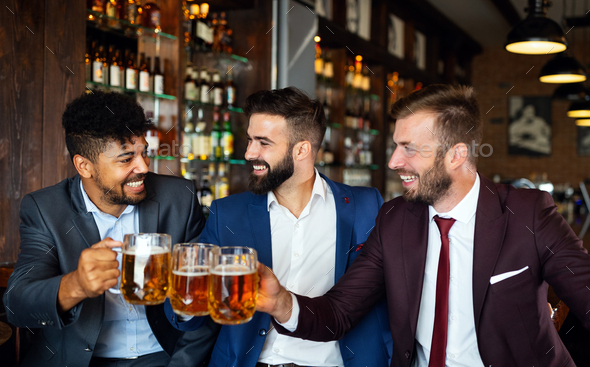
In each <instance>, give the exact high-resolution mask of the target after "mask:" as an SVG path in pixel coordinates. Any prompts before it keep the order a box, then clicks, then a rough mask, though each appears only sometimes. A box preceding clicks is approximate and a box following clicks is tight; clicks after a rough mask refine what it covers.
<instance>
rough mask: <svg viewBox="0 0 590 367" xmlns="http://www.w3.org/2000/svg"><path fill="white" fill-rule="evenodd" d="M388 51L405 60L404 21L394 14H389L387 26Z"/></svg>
mask: <svg viewBox="0 0 590 367" xmlns="http://www.w3.org/2000/svg"><path fill="white" fill-rule="evenodd" d="M387 51H389V53H390V54H392V55H394V56H397V57H399V58H400V59H403V58H404V21H403V20H402V19H401V18H399V17H397V16H395V15H393V14H389V19H388V25H387Z"/></svg>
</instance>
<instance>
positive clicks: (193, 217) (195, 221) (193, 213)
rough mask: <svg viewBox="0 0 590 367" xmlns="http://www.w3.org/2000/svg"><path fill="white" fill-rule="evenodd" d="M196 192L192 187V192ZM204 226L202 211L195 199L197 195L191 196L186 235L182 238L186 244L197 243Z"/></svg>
mask: <svg viewBox="0 0 590 367" xmlns="http://www.w3.org/2000/svg"><path fill="white" fill-rule="evenodd" d="M196 191H197V190H196V188H195V187H194V185H193V190H192V192H193V193H195V192H196ZM204 226H205V216H204V215H203V209H202V208H201V204H200V203H199V200H198V198H197V195H195V194H193V195H191V207H190V213H189V216H188V221H187V225H186V233H185V235H184V238H185V240H186V242H197V240H198V238H199V235H200V234H201V231H202V230H203V227H204Z"/></svg>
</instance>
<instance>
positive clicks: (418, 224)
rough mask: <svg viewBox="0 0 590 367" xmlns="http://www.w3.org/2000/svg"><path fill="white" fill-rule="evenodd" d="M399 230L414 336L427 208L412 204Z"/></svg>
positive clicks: (426, 227)
mask: <svg viewBox="0 0 590 367" xmlns="http://www.w3.org/2000/svg"><path fill="white" fill-rule="evenodd" d="M392 228H393V226H392ZM401 228H402V241H401V242H402V257H403V259H404V272H405V278H406V290H407V294H408V303H409V304H408V310H409V319H410V326H411V328H412V334H413V335H416V325H417V324H418V313H419V312H420V300H421V298H422V285H423V282H424V269H425V267H426V251H427V249H428V206H426V205H418V204H414V205H413V207H411V208H408V209H407V210H406V212H405V214H404V221H403V224H402V226H401ZM394 236H395V235H394ZM394 236H393V237H394Z"/></svg>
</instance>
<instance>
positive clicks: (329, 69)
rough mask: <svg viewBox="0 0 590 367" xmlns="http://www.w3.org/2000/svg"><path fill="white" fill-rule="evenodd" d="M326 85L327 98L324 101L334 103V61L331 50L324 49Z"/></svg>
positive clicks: (328, 103)
mask: <svg viewBox="0 0 590 367" xmlns="http://www.w3.org/2000/svg"><path fill="white" fill-rule="evenodd" d="M324 55H325V56H324V75H323V77H324V85H325V98H324V101H325V102H326V103H327V105H328V106H331V105H332V83H333V79H334V63H333V62H332V58H331V54H330V50H328V49H325V50H324Z"/></svg>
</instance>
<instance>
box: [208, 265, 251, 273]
mask: <svg viewBox="0 0 590 367" xmlns="http://www.w3.org/2000/svg"><path fill="white" fill-rule="evenodd" d="M210 272H211V274H215V275H232V276H234V275H235V276H239V275H251V274H255V273H256V269H254V270H252V269H250V267H248V266H246V265H239V264H231V265H217V266H216V267H215V269H212V270H211V271H210Z"/></svg>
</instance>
